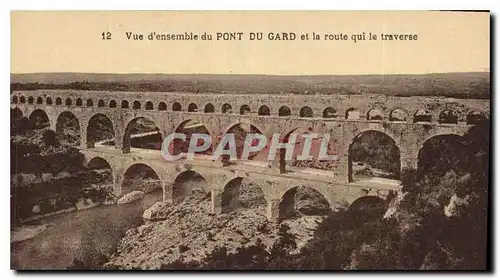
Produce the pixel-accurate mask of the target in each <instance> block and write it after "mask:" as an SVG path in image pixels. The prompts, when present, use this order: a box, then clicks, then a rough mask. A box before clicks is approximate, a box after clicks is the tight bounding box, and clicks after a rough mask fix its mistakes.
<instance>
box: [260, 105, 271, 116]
mask: <svg viewBox="0 0 500 280" xmlns="http://www.w3.org/2000/svg"><path fill="white" fill-rule="evenodd" d="M270 115H271V109H269V107H268V106H266V105H262V106H260V107H259V116H270Z"/></svg>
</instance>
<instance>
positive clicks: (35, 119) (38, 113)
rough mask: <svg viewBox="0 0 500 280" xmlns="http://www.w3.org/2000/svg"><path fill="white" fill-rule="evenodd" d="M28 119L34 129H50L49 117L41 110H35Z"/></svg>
mask: <svg viewBox="0 0 500 280" xmlns="http://www.w3.org/2000/svg"><path fill="white" fill-rule="evenodd" d="M29 119H30V122H31V123H32V125H33V128H34V129H41V128H45V127H50V118H49V115H47V113H46V112H45V111H44V110H42V109H36V110H34V111H33V112H31V114H30V116H29Z"/></svg>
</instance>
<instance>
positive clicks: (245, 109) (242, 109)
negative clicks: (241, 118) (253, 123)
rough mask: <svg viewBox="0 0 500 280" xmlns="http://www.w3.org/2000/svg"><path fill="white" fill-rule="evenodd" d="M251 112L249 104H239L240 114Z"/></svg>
mask: <svg viewBox="0 0 500 280" xmlns="http://www.w3.org/2000/svg"><path fill="white" fill-rule="evenodd" d="M250 112H251V110H250V106H248V105H246V104H245V105H241V107H240V115H246V114H249V113H250Z"/></svg>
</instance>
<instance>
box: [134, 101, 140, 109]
mask: <svg viewBox="0 0 500 280" xmlns="http://www.w3.org/2000/svg"><path fill="white" fill-rule="evenodd" d="M132 109H135V110H140V109H141V102H139V100H135V101H134V103H132Z"/></svg>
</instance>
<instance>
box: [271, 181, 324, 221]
mask: <svg viewBox="0 0 500 280" xmlns="http://www.w3.org/2000/svg"><path fill="white" fill-rule="evenodd" d="M330 212H331V205H330V204H329V203H328V200H327V199H326V197H325V196H324V195H323V194H322V193H321V192H319V191H318V190H316V189H314V188H312V187H308V186H296V187H293V188H290V189H288V190H287V191H286V192H285V193H284V194H283V196H282V197H281V201H280V203H279V216H278V219H279V220H280V221H281V220H285V219H294V218H298V217H300V216H311V215H314V216H316V215H317V216H324V215H328V214H329V213H330Z"/></svg>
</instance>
